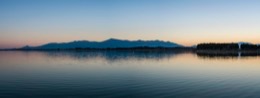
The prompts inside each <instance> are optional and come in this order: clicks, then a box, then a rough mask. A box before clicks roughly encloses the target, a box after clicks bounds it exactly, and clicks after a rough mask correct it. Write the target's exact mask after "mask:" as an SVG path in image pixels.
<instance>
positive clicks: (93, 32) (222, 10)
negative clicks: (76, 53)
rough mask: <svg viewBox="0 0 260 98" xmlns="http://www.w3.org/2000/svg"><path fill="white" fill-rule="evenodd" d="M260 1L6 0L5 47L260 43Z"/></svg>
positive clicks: (1, 28)
mask: <svg viewBox="0 0 260 98" xmlns="http://www.w3.org/2000/svg"><path fill="white" fill-rule="evenodd" d="M259 5H260V1H259V0H0V13H1V14H0V34H1V36H0V48H10V47H21V46H24V45H33V46H35V45H40V44H45V43H48V42H68V41H72V40H96V41H101V40H105V39H108V38H119V39H129V40H137V39H144V40H154V39H159V40H165V41H172V42H176V43H179V44H183V45H187V46H189V45H194V44H197V43H201V42H238V41H247V42H252V43H260V41H259V39H260V28H259V25H260V13H259V11H260V6H259Z"/></svg>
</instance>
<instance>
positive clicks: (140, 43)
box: [21, 38, 183, 49]
mask: <svg viewBox="0 0 260 98" xmlns="http://www.w3.org/2000/svg"><path fill="white" fill-rule="evenodd" d="M135 47H165V48H174V47H183V46H182V45H179V44H177V43H173V42H169V41H160V40H149V41H145V40H134V41H130V40H120V39H115V38H111V39H108V40H105V41H101V42H97V41H87V40H82V41H72V42H65V43H48V44H44V45H40V46H35V47H31V46H25V47H22V48H21V49H75V48H98V49H100V48H135Z"/></svg>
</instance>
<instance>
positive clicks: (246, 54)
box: [196, 51, 260, 59]
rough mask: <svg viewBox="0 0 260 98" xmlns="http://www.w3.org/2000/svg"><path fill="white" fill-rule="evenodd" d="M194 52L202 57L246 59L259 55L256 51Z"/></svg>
mask: <svg viewBox="0 0 260 98" xmlns="http://www.w3.org/2000/svg"><path fill="white" fill-rule="evenodd" d="M196 54H197V56H198V57H199V58H202V59H246V58H250V57H259V56H260V53H259V52H258V51H196Z"/></svg>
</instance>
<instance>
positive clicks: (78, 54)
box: [42, 50, 190, 61]
mask: <svg viewBox="0 0 260 98" xmlns="http://www.w3.org/2000/svg"><path fill="white" fill-rule="evenodd" d="M186 52H190V51H187V50H178V51H114V50H110V51H42V53H44V54H46V55H47V56H52V57H71V58H75V59H90V58H96V57H101V58H105V59H106V60H108V61H117V60H126V59H156V60H160V59H165V58H171V57H173V56H176V55H177V54H181V53H186Z"/></svg>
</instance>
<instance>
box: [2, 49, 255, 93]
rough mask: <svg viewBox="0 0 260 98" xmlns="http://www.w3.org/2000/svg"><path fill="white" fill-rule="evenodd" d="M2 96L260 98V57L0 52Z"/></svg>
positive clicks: (114, 52)
mask: <svg viewBox="0 0 260 98" xmlns="http://www.w3.org/2000/svg"><path fill="white" fill-rule="evenodd" d="M0 97H1V98H4V97H26V98H28V97H34V98H35V97H43V98H50V97H54V98H57V97H62V98H64V97H69V98H71V97H72V98H78V97H79V98H80V97H82V98H86V97H89V98H96V97H98V98H103V97H105V98H110V97H111V98H116V97H117V98H126V97H129V98H151V97H160V98H162V97H168V98H204V97H205V98H223V97H226V98H239V97H240V98H245V97H249V98H254V97H255V98H259V97H260V58H259V57H258V56H246V57H243V56H242V57H240V56H231V57H229V56H217V57H214V56H201V55H197V54H196V53H191V52H144V51H143V52H142V51H89V52H86V51H85V52H84V51H77V52H75V51H74V52H72V51H67V52H66V51H53V52H51V51H50V52H43V51H42V52H41V51H28V52H26V51H0Z"/></svg>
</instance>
